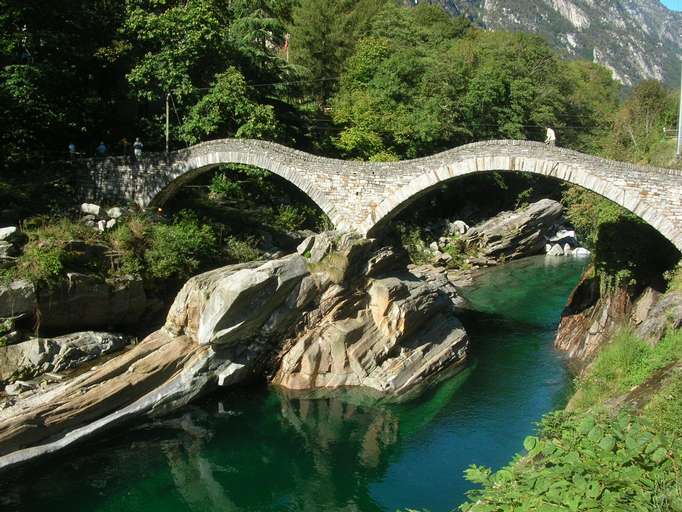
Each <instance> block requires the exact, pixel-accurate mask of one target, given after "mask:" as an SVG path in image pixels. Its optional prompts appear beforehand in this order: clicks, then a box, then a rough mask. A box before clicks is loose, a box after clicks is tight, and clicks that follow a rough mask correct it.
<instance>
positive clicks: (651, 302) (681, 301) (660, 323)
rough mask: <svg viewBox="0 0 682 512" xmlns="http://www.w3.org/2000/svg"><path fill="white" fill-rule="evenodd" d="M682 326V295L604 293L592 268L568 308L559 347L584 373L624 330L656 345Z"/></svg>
mask: <svg viewBox="0 0 682 512" xmlns="http://www.w3.org/2000/svg"><path fill="white" fill-rule="evenodd" d="M657 288H659V289H660V288H662V286H661V285H658V286H657ZM680 327H682V294H681V293H679V292H677V291H674V290H671V291H668V292H666V293H662V292H661V291H658V290H657V289H655V288H653V287H651V286H647V287H640V288H638V289H634V290H633V289H627V288H615V289H610V290H602V289H601V287H600V283H599V279H598V278H597V277H595V276H594V273H593V270H592V269H588V270H587V271H586V273H585V275H584V276H583V278H582V279H581V281H580V283H579V284H578V286H577V288H576V289H575V290H574V291H573V293H572V294H571V296H570V298H569V300H568V304H567V306H566V308H565V309H564V312H563V315H562V318H561V323H560V325H559V330H558V332H557V336H556V339H555V346H556V347H557V348H558V349H559V350H561V351H563V352H565V353H566V354H567V355H568V357H569V359H570V361H571V362H572V363H573V365H574V366H575V367H576V369H578V370H582V369H583V368H585V367H586V366H587V365H589V363H590V362H591V361H592V359H594V357H595V356H596V355H597V353H598V352H599V351H600V350H601V349H602V348H603V347H604V346H605V345H606V344H608V343H609V341H610V340H611V338H612V337H613V335H614V334H615V333H616V331H617V330H618V329H620V328H628V329H631V330H632V331H634V333H635V334H636V335H637V336H638V337H640V338H642V339H644V340H646V341H647V342H648V343H650V344H651V345H655V344H656V343H658V342H659V341H660V340H661V339H662V338H663V337H664V336H665V334H666V333H667V332H668V331H669V330H670V329H673V330H674V329H679V328H680Z"/></svg>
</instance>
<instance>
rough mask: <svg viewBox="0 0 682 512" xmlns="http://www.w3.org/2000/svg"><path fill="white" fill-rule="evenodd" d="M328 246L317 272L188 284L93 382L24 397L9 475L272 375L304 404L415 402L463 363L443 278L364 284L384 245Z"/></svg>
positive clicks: (4, 421)
mask: <svg viewBox="0 0 682 512" xmlns="http://www.w3.org/2000/svg"><path fill="white" fill-rule="evenodd" d="M328 239H329V240H331V241H332V243H333V252H330V253H329V254H328V256H327V257H325V258H324V261H322V262H320V264H317V265H311V266H310V268H308V267H309V266H308V265H307V264H306V260H305V258H303V257H301V256H300V255H298V254H293V255H290V256H287V257H285V258H281V259H279V260H274V261H268V262H250V263H246V264H240V265H232V266H229V267H224V268H221V269H216V270H213V271H211V272H207V273H205V274H201V275H199V276H196V277H194V278H192V279H190V280H189V281H188V282H187V283H186V284H185V286H184V287H183V289H182V290H181V292H180V293H179V294H178V296H177V297H176V300H175V302H174V304H173V306H172V307H171V310H170V311H169V314H168V317H167V320H166V324H165V326H164V327H163V328H162V329H160V330H158V331H157V332H155V333H152V334H151V335H149V336H148V337H147V338H145V339H144V340H143V341H142V342H140V343H138V344H137V345H134V346H133V347H131V349H130V350H127V351H125V352H123V353H122V354H121V355H118V356H116V357H113V358H111V359H109V360H107V361H104V362H103V363H101V364H98V365H97V367H95V368H93V369H92V370H91V371H89V372H85V373H83V374H79V375H74V376H69V377H68V378H67V379H64V381H62V382H58V383H49V384H48V385H47V387H46V388H45V389H43V388H42V387H41V389H40V390H36V391H28V392H26V393H22V394H21V397H20V398H19V399H18V401H17V402H16V403H15V404H14V405H10V406H9V407H6V408H5V409H4V410H3V413H2V415H0V469H2V468H7V467H9V466H12V465H15V464H18V463H21V462H24V461H26V460H29V459H31V458H35V457H38V456H40V455H43V454H47V453H53V452H54V451H56V450H59V449H62V448H64V447H66V446H69V445H71V444H72V443H74V442H76V441H79V440H82V439H86V438H88V437H90V436H92V435H93V434H95V433H98V432H100V431H102V430H103V429H105V428H110V427H112V426H114V425H119V424H121V422H124V421H127V420H131V419H133V418H136V417H139V416H141V415H147V416H155V415H158V414H163V413H166V412H168V411H172V410H175V409H177V408H178V407H181V406H183V405H185V404H187V403H188V402H189V401H191V400H193V399H194V398H196V397H197V396H199V395H200V394H201V393H204V392H207V391H209V390H211V389H215V388H216V387H217V386H218V385H219V384H223V385H233V384H238V383H242V382H244V381H246V380H247V379H249V378H258V377H260V378H263V377H264V376H268V375H272V376H273V377H272V381H273V383H275V384H277V385H279V386H281V387H284V388H288V389H292V390H296V391H297V392H304V391H305V392H310V391H316V390H322V391H324V390H327V391H333V390H335V389H337V388H339V387H348V386H356V387H357V386H360V387H363V388H366V389H369V390H374V391H376V392H379V393H381V396H386V395H388V396H390V397H401V398H406V397H409V396H411V395H412V394H413V393H417V392H418V391H419V389H421V385H423V384H427V383H429V382H431V381H432V380H435V379H437V378H438V377H439V376H441V375H443V373H442V372H443V371H444V370H448V369H456V368H458V367H459V365H461V364H462V362H463V361H464V360H465V358H466V350H467V346H468V338H467V336H466V333H465V332H464V329H463V328H462V326H461V324H460V323H459V322H458V320H457V319H456V317H455V316H454V315H453V313H454V311H455V307H454V303H453V299H452V297H453V296H456V295H457V293H456V290H455V289H454V287H453V286H452V285H451V284H450V283H449V282H448V281H447V277H446V276H445V275H444V274H443V273H440V274H438V275H434V276H433V277H431V278H430V279H429V280H428V281H425V280H423V279H419V278H418V277H417V276H416V275H414V274H396V275H390V276H379V277H377V278H368V277H367V276H365V275H363V274H362V270H363V269H366V268H367V261H368V259H369V258H370V257H371V256H372V254H373V252H374V251H375V250H376V249H375V242H374V241H371V240H363V239H358V238H357V237H355V236H352V235H341V236H339V235H338V234H335V235H333V236H331V237H329V238H328ZM55 404H58V406H56V405H55ZM34 425H41V428H39V429H36V428H34Z"/></svg>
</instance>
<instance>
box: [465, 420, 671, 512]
mask: <svg viewBox="0 0 682 512" xmlns="http://www.w3.org/2000/svg"><path fill="white" fill-rule="evenodd" d="M547 423H549V425H548V427H547V428H546V429H545V431H544V433H542V434H541V435H540V436H539V437H534V436H530V437H527V438H526V439H525V441H524V449H525V450H526V453H525V454H524V455H519V456H518V458H517V460H516V461H515V462H514V463H512V464H511V465H509V466H507V467H505V468H503V469H501V470H499V471H497V472H495V473H493V472H492V471H491V470H490V469H488V468H482V467H478V466H472V467H470V468H469V469H468V470H467V471H466V477H467V479H469V480H470V481H472V482H474V483H476V484H479V485H481V488H480V489H476V490H473V491H470V492H469V494H468V497H469V502H468V503H465V504H463V505H462V506H460V510H462V511H464V512H493V511H494V512H497V511H501V512H502V511H509V512H511V511H514V512H517V511H518V512H523V511H533V512H537V511H547V512H550V511H557V512H558V511H566V510H570V511H576V512H577V511H626V510H627V511H633V512H636V511H642V512H644V511H652V510H661V511H663V510H668V511H676V510H682V486H681V485H682V482H680V477H679V471H680V462H681V456H682V440H680V439H679V438H675V439H671V438H668V437H667V436H665V435H662V434H660V433H657V432H656V431H654V430H652V428H651V427H650V426H648V425H647V424H646V423H645V422H643V421H641V420H639V419H637V418H636V417H633V416H630V415H628V414H626V413H622V414H620V415H619V416H618V417H617V418H612V417H608V416H594V415H571V414H566V413H556V414H555V415H553V416H551V417H550V419H548V420H547Z"/></svg>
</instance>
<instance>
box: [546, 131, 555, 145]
mask: <svg viewBox="0 0 682 512" xmlns="http://www.w3.org/2000/svg"><path fill="white" fill-rule="evenodd" d="M545 144H547V145H548V146H556V133H554V130H552V129H551V128H549V127H548V128H547V136H546V137H545Z"/></svg>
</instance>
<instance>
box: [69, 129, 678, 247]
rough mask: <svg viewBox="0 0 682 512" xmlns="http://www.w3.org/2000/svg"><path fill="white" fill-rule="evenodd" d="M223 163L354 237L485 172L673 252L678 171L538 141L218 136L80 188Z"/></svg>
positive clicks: (111, 162)
mask: <svg viewBox="0 0 682 512" xmlns="http://www.w3.org/2000/svg"><path fill="white" fill-rule="evenodd" d="M230 163H239V164H248V165H253V166H256V167H260V168H262V169H267V170H268V171H272V172H273V173H275V174H277V175H279V176H281V177H282V178H284V179H285V180H287V181H289V182H291V183H292V184H294V185H295V186H296V187H298V188H299V189H301V190H302V191H303V192H305V193H306V194H307V195H308V196H309V197H310V198H311V199H312V200H313V201H314V202H315V203H316V204H317V205H318V206H319V207H320V208H321V209H322V210H323V211H324V212H325V213H326V214H327V215H328V216H329V218H330V219H331V221H332V223H333V224H334V225H335V226H336V227H337V228H339V229H344V230H348V229H353V230H356V231H359V232H361V233H362V234H370V233H371V232H372V231H373V230H374V229H376V228H377V227H378V226H379V225H380V224H381V223H382V222H384V221H386V220H388V219H390V218H391V217H392V216H393V215H395V214H396V213H397V212H399V211H400V210H401V209H403V208H404V207H406V206H408V205H409V204H410V203H411V202H412V201H413V200H415V199H416V198H417V197H419V196H421V195H422V194H424V193H426V192H428V191H430V190H432V189H434V188H436V187H437V186H438V185H439V184H441V183H444V182H446V181H449V180H453V179H456V178H458V177H460V176H466V175H467V174H472V173H476V172H487V171H518V172H528V173H535V174H542V175H544V176H549V177H554V178H557V179H560V180H563V181H566V182H568V183H573V184H575V185H579V186H581V187H584V188H586V189H588V190H591V191H593V192H596V193H597V194H600V195H602V196H604V197H606V198H608V199H610V200H612V201H614V202H615V203H618V204H619V205H621V206H623V207H625V208H626V209H627V210H629V211H631V212H633V213H635V214H636V215H638V216H639V217H641V218H642V219H643V220H645V221H646V222H648V223H649V224H651V225H652V226H653V227H654V228H656V229H657V230H658V231H659V232H660V233H661V234H662V235H663V236H665V237H666V238H667V239H668V240H670V241H671V242H672V243H673V244H674V245H675V246H676V247H677V248H678V249H680V250H682V171H676V170H670V169H658V168H653V167H643V166H636V165H630V164H625V163H620V162H615V161H611V160H605V159H601V158H596V157H592V156H588V155H584V154H582V153H578V152H575V151H571V150H567V149H562V148H555V147H548V146H546V145H544V144H541V143H538V142H528V141H488V142H477V143H474V144H468V145H466V146H461V147H458V148H455V149H452V150H450V151H445V152H443V153H439V154H437V155H434V156H430V157H426V158H419V159H416V160H407V161H402V162H392V163H366V162H355V161H344V160H334V159H330V158H323V157H317V156H313V155H309V154H307V153H303V152H301V151H297V150H294V149H290V148H287V147H285V146H281V145H279V144H274V143H271V142H264V141H257V140H240V139H224V140H216V141H211V142H204V143H202V144H198V145H196V146H193V147H191V148H188V149H186V150H181V151H178V152H174V153H172V154H171V155H170V157H169V158H165V157H164V156H163V155H156V156H154V155H148V157H147V158H145V159H143V160H142V161H141V162H134V163H131V162H130V161H129V160H125V159H119V158H109V159H104V160H89V161H88V162H87V164H86V167H87V173H85V174H84V175H81V177H80V179H79V185H80V186H81V187H82V189H83V192H84V194H85V195H86V197H89V198H90V199H92V200H98V201H108V202H135V203H137V204H138V205H140V206H142V207H146V206H150V205H151V206H154V205H161V204H163V203H164V202H165V201H166V200H167V199H168V198H169V197H171V196H172V195H173V194H174V193H175V192H176V191H177V190H178V189H179V188H180V187H181V186H182V185H183V184H185V183H188V182H190V181H191V180H193V179H194V178H195V177H197V176H198V175H199V174H201V173H203V172H205V171H207V170H209V169H211V168H213V167H215V166H217V165H220V164H230Z"/></svg>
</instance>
